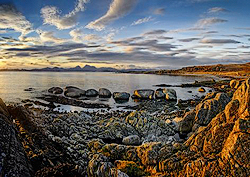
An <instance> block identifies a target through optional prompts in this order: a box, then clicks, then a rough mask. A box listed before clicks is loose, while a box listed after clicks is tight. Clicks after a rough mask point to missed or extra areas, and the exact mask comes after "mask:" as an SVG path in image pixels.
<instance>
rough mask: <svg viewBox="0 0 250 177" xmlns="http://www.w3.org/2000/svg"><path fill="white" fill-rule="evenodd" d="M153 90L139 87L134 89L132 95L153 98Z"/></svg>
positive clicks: (139, 97) (140, 97)
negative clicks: (139, 88)
mask: <svg viewBox="0 0 250 177" xmlns="http://www.w3.org/2000/svg"><path fill="white" fill-rule="evenodd" d="M154 92H155V91H154V90H151V89H141V90H135V91H134V97H135V98H138V99H153V98H154Z"/></svg>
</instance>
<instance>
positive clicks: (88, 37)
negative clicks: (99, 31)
mask: <svg viewBox="0 0 250 177" xmlns="http://www.w3.org/2000/svg"><path fill="white" fill-rule="evenodd" d="M101 39H102V38H101V37H100V36H98V35H95V34H88V35H86V36H84V40H86V41H98V40H101Z"/></svg>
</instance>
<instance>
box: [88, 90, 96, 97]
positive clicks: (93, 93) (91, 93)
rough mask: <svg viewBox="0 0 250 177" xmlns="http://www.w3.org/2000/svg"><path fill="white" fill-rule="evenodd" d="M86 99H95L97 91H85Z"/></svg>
mask: <svg viewBox="0 0 250 177" xmlns="http://www.w3.org/2000/svg"><path fill="white" fill-rule="evenodd" d="M85 95H86V96H87V97H96V96H97V95H98V91H97V90H95V89H88V90H86V94H85Z"/></svg>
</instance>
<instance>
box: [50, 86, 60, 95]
mask: <svg viewBox="0 0 250 177" xmlns="http://www.w3.org/2000/svg"><path fill="white" fill-rule="evenodd" d="M48 92H49V93H53V94H62V93H63V89H62V88H60V87H51V88H50V89H49V90H48Z"/></svg>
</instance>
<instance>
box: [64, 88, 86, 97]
mask: <svg viewBox="0 0 250 177" xmlns="http://www.w3.org/2000/svg"><path fill="white" fill-rule="evenodd" d="M85 93H86V92H85V90H82V89H79V88H77V87H74V86H67V87H65V89H64V95H65V96H67V97H71V98H78V97H81V96H84V95H85Z"/></svg>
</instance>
